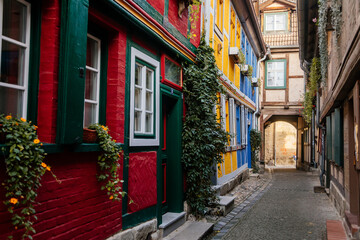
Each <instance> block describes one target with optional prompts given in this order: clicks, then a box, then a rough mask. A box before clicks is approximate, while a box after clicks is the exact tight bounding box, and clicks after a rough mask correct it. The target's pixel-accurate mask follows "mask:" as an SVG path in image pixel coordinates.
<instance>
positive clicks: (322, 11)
mask: <svg viewBox="0 0 360 240" xmlns="http://www.w3.org/2000/svg"><path fill="white" fill-rule="evenodd" d="M318 5H319V21H318V36H319V54H320V65H321V80H322V82H323V83H326V76H327V70H328V58H329V57H328V48H327V32H326V25H327V0H319V2H318Z"/></svg>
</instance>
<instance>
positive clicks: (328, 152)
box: [326, 116, 332, 160]
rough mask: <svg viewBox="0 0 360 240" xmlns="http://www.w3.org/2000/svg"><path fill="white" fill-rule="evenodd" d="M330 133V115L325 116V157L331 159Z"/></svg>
mask: <svg viewBox="0 0 360 240" xmlns="http://www.w3.org/2000/svg"><path fill="white" fill-rule="evenodd" d="M331 146H332V134H331V116H327V117H326V157H327V159H328V160H331V157H332V156H331V155H332V147H331Z"/></svg>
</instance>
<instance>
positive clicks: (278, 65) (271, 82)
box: [265, 59, 287, 89]
mask: <svg viewBox="0 0 360 240" xmlns="http://www.w3.org/2000/svg"><path fill="white" fill-rule="evenodd" d="M286 64H287V62H286V59H276V60H269V61H266V62H265V88H266V89H285V88H286V69H287V68H286Z"/></svg>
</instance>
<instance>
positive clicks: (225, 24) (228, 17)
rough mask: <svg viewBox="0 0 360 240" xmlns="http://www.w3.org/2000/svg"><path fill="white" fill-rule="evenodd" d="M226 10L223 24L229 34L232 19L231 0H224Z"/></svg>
mask: <svg viewBox="0 0 360 240" xmlns="http://www.w3.org/2000/svg"><path fill="white" fill-rule="evenodd" d="M224 8H225V11H224V19H223V23H224V28H225V31H226V32H227V33H229V19H230V12H229V9H230V1H229V0H224Z"/></svg>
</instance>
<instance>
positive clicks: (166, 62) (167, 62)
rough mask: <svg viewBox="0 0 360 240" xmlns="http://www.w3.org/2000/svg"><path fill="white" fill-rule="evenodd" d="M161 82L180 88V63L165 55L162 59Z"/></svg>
mask: <svg viewBox="0 0 360 240" xmlns="http://www.w3.org/2000/svg"><path fill="white" fill-rule="evenodd" d="M161 61H162V81H161V82H162V83H165V84H167V85H170V86H171V87H173V88H176V89H178V90H181V89H182V69H181V66H180V64H178V63H177V62H175V61H174V60H172V59H171V58H169V57H168V56H166V55H163V57H162V59H161Z"/></svg>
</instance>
